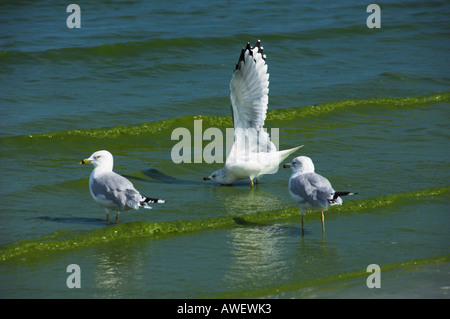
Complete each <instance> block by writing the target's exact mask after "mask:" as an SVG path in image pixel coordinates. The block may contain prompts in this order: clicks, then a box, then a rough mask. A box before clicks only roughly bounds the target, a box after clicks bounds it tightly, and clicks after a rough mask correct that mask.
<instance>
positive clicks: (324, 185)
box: [289, 173, 335, 208]
mask: <svg viewBox="0 0 450 319" xmlns="http://www.w3.org/2000/svg"><path fill="white" fill-rule="evenodd" d="M289 191H290V192H291V193H293V194H294V195H297V196H300V197H302V198H303V200H304V201H305V202H307V203H309V204H311V205H312V206H314V207H317V206H322V207H324V208H327V207H328V204H329V203H328V200H329V199H332V198H333V194H334V193H335V191H334V189H333V187H332V186H331V183H330V182H329V181H328V179H326V178H325V177H323V176H321V175H319V174H316V173H304V174H299V175H297V176H295V177H293V178H291V180H290V183H289Z"/></svg>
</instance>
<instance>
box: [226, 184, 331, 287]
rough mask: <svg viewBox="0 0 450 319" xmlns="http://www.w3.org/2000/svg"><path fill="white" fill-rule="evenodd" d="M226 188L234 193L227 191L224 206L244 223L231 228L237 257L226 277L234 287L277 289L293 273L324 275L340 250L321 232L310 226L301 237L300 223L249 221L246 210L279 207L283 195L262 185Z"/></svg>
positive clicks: (305, 279) (304, 279)
mask: <svg viewBox="0 0 450 319" xmlns="http://www.w3.org/2000/svg"><path fill="white" fill-rule="evenodd" d="M226 191H227V192H228V193H229V194H227V195H228V196H227V197H225V196H224V198H226V199H225V200H224V202H223V204H224V206H225V210H226V212H227V213H228V214H230V215H238V216H237V217H236V218H235V221H236V223H237V224H239V225H241V226H242V227H235V228H232V229H230V230H229V232H228V236H229V238H230V240H229V244H230V246H231V247H230V254H231V255H232V259H233V262H232V263H231V265H230V266H229V267H228V269H227V271H226V272H225V274H224V278H223V282H224V283H225V285H227V286H228V287H229V289H231V290H232V291H239V290H243V291H252V290H261V289H269V290H272V291H274V293H276V288H277V287H280V286H283V285H291V284H294V282H293V281H292V278H295V280H296V281H297V283H298V282H308V281H310V280H313V279H314V278H313V277H312V276H311V275H310V274H311V273H315V274H316V275H317V277H318V278H319V277H320V276H322V275H323V272H328V271H329V270H330V269H331V268H332V264H333V262H334V261H336V260H337V256H336V251H335V249H333V248H329V247H327V246H326V241H325V239H324V238H323V237H322V236H319V237H318V236H312V234H309V233H308V232H306V233H305V235H306V237H302V233H301V227H300V226H299V225H298V227H296V226H297V224H296V223H294V224H290V223H288V224H286V223H283V224H278V223H276V224H274V223H273V222H271V223H269V224H264V223H263V222H262V223H250V222H246V221H245V214H246V213H255V212H258V211H270V210H274V209H280V208H281V207H280V206H283V205H285V202H284V201H283V200H280V199H279V198H275V197H274V195H273V194H271V193H267V192H265V191H261V190H255V191H251V190H249V192H242V189H237V190H236V189H234V190H233V189H230V190H226ZM222 196H223V194H222ZM240 216H242V218H241V217H240ZM305 238H306V239H305ZM324 261H326V262H325V265H323V262H324ZM330 266H331V267H330ZM307 274H309V275H307ZM305 292H306V289H305ZM301 294H302V292H299V295H301Z"/></svg>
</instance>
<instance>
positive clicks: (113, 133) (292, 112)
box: [0, 92, 450, 145]
mask: <svg viewBox="0 0 450 319" xmlns="http://www.w3.org/2000/svg"><path fill="white" fill-rule="evenodd" d="M448 102H450V92H442V93H432V94H429V95H424V96H414V97H398V98H395V97H382V98H371V99H349V100H343V101H331V102H323V103H319V104H316V105H307V106H299V107H293V108H281V109H276V110H269V111H268V112H267V119H266V123H267V124H268V126H271V125H273V124H277V125H279V126H282V124H283V121H289V122H290V121H292V120H296V119H302V118H308V117H316V116H321V115H324V114H329V113H333V112H339V111H345V110H352V109H358V110H361V109H363V108H374V107H375V108H379V109H381V108H384V109H397V108H405V109H411V108H418V107H428V106H430V105H433V104H434V103H448ZM194 120H202V121H203V127H204V128H205V127H217V128H227V127H233V124H232V119H231V115H221V116H210V115H191V116H183V117H174V118H169V119H165V120H160V121H155V122H144V123H140V124H137V125H128V126H124V125H118V126H113V127H103V128H91V129H73V130H66V131H57V132H48V133H43V134H36V135H34V134H33V135H24V136H14V137H2V138H0V144H2V145H8V144H21V143H24V142H25V143H26V141H28V140H29V139H30V138H32V139H33V141H34V142H35V143H36V142H38V141H42V140H48V139H65V142H69V141H70V139H71V138H78V137H83V138H85V137H87V138H96V139H105V138H108V139H114V138H118V137H124V136H125V137H126V136H137V135H155V134H156V135H158V134H164V135H165V136H167V134H168V132H171V131H172V130H173V129H174V128H177V127H187V128H189V127H192V126H193V121H194Z"/></svg>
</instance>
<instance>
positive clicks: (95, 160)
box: [80, 151, 114, 170]
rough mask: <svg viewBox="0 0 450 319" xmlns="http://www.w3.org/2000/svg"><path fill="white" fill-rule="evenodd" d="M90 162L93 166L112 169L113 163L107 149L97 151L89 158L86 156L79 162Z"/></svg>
mask: <svg viewBox="0 0 450 319" xmlns="http://www.w3.org/2000/svg"><path fill="white" fill-rule="evenodd" d="M86 163H91V164H92V165H94V167H102V168H104V169H108V170H112V168H113V165H114V159H113V156H112V154H111V153H110V152H108V151H97V152H95V153H94V154H92V155H91V156H90V157H89V158H86V159H84V160H82V161H81V162H80V164H86Z"/></svg>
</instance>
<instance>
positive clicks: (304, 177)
mask: <svg viewBox="0 0 450 319" xmlns="http://www.w3.org/2000/svg"><path fill="white" fill-rule="evenodd" d="M289 167H290V168H291V169H292V175H291V178H290V179H289V194H290V195H291V198H292V199H293V200H294V201H295V202H296V203H297V204H298V205H299V206H300V212H301V213H302V234H304V228H303V224H304V223H303V220H304V218H303V216H304V215H305V210H306V209H307V208H313V209H316V210H320V211H322V217H321V219H322V233H323V234H325V224H324V216H323V212H324V211H325V210H327V209H328V207H329V206H333V205H342V198H341V197H340V196H347V195H356V194H358V193H351V192H336V191H335V190H334V189H333V187H332V186H331V183H330V181H329V180H328V179H326V178H325V177H323V176H322V175H319V174H317V173H315V172H314V164H313V162H312V160H311V159H310V158H309V157H307V156H298V157H296V158H294V159H293V160H292V162H291V163H286V164H284V165H283V168H289ZM302 209H303V210H302Z"/></svg>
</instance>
